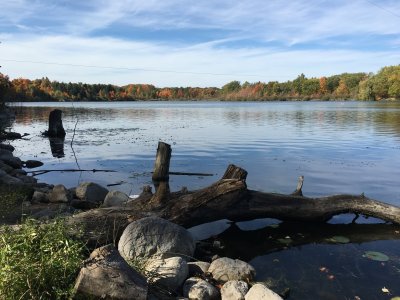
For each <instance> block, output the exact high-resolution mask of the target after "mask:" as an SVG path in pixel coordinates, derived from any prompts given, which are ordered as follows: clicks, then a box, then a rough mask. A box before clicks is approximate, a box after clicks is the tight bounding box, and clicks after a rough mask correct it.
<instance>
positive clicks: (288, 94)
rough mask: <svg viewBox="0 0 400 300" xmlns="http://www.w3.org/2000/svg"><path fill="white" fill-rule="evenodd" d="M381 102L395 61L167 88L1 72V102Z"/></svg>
mask: <svg viewBox="0 0 400 300" xmlns="http://www.w3.org/2000/svg"><path fill="white" fill-rule="evenodd" d="M153 99H154V100H169V99H174V100H179V99H182V100H212V99H218V100H265V101H268V100H311V99H320V100H336V99H345V100H346V99H354V100H381V99H400V65H398V66H390V67H384V68H383V69H381V70H380V71H379V72H378V73H377V74H372V73H343V74H340V75H334V76H329V77H320V78H307V77H306V76H305V75H304V74H301V75H299V76H298V77H297V78H296V79H295V80H292V81H286V82H277V81H270V82H268V83H264V82H256V83H249V82H244V83H242V84H241V83H240V82H239V81H232V82H229V83H227V84H226V85H224V86H223V87H222V88H216V87H209V88H199V87H171V88H169V87H168V88H157V87H155V86H154V85H151V84H129V85H126V86H116V85H111V84H86V83H81V82H79V83H71V82H69V83H64V82H58V81H50V80H49V79H48V78H42V79H36V80H29V79H23V78H18V79H13V80H9V78H8V76H5V75H3V74H1V73H0V100H1V101H2V102H7V101H134V100H153Z"/></svg>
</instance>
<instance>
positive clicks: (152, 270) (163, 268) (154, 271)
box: [145, 257, 189, 291]
mask: <svg viewBox="0 0 400 300" xmlns="http://www.w3.org/2000/svg"><path fill="white" fill-rule="evenodd" d="M145 271H146V277H147V280H148V281H149V282H151V283H152V284H155V285H160V286H162V287H163V288H165V289H167V290H169V291H176V290H178V289H179V288H180V287H181V286H182V284H183V282H184V281H185V280H186V278H187V277H188V274H189V269H188V266H187V263H186V261H185V260H184V259H182V257H170V258H165V259H163V258H159V259H149V260H148V261H147V263H146V264H145Z"/></svg>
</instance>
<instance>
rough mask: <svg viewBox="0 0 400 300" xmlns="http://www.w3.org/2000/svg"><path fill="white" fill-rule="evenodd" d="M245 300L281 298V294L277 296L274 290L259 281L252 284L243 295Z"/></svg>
mask: <svg viewBox="0 0 400 300" xmlns="http://www.w3.org/2000/svg"><path fill="white" fill-rule="evenodd" d="M244 299H245V300H283V299H282V297H281V296H279V295H278V294H277V293H275V292H274V291H272V290H270V289H269V288H267V287H266V286H265V285H263V284H261V283H256V284H255V285H253V286H252V287H251V288H250V290H249V291H248V292H247V294H246V296H245V297H244Z"/></svg>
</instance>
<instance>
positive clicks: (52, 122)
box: [43, 109, 65, 138]
mask: <svg viewBox="0 0 400 300" xmlns="http://www.w3.org/2000/svg"><path fill="white" fill-rule="evenodd" d="M61 116H62V111H61V110H59V109H54V110H52V111H51V112H50V115H49V130H47V131H45V132H44V133H43V135H45V136H48V137H53V138H63V137H65V130H64V127H63V124H62V118H61Z"/></svg>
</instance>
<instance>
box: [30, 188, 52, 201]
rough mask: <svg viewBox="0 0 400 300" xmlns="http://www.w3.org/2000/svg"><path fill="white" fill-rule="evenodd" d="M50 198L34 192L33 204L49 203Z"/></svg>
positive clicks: (44, 194)
mask: <svg viewBox="0 0 400 300" xmlns="http://www.w3.org/2000/svg"><path fill="white" fill-rule="evenodd" d="M48 202H49V196H48V195H47V194H46V193H43V192H40V191H34V192H33V196H32V203H48Z"/></svg>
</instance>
